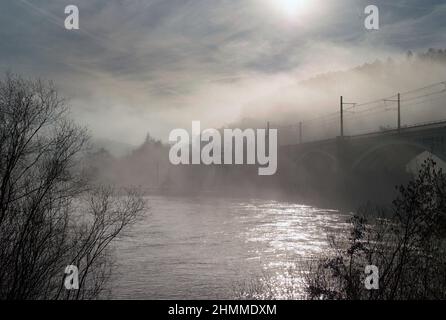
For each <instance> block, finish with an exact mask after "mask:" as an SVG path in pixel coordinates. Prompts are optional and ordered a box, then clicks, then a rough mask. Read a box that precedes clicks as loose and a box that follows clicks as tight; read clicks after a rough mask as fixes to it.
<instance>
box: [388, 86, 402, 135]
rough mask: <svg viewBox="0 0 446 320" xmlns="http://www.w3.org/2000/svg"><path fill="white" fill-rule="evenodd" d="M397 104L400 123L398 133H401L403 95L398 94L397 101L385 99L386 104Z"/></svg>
mask: <svg viewBox="0 0 446 320" xmlns="http://www.w3.org/2000/svg"><path fill="white" fill-rule="evenodd" d="M386 101H388V102H396V103H397V104H398V123H397V132H398V133H401V93H398V94H397V99H396V100H395V99H393V100H392V99H384V102H386Z"/></svg>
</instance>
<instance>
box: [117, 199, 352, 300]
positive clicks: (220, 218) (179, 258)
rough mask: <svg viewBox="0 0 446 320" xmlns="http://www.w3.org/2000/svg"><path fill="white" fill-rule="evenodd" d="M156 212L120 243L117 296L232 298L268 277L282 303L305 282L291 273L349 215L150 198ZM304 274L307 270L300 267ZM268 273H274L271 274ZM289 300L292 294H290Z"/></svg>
mask: <svg viewBox="0 0 446 320" xmlns="http://www.w3.org/2000/svg"><path fill="white" fill-rule="evenodd" d="M147 201H148V206H149V207H150V208H149V210H148V211H147V213H146V214H145V215H144V217H143V218H142V220H141V221H139V222H138V223H137V224H136V225H135V226H133V227H132V228H131V230H130V232H129V235H127V236H125V237H122V238H120V239H119V240H118V241H116V242H115V255H116V263H117V265H116V271H115V274H114V276H113V279H112V288H111V289H112V290H111V297H112V298H116V299H231V298H234V297H235V296H234V295H235V293H236V292H238V291H239V290H240V288H244V287H245V286H246V284H247V283H248V284H249V283H251V282H252V281H256V280H255V279H260V278H264V279H267V280H265V281H268V282H270V283H269V287H275V288H276V289H277V290H276V291H275V297H276V298H289V296H286V295H285V293H284V292H283V291H284V288H285V287H286V286H290V285H291V286H295V287H296V288H294V290H293V292H294V293H293V295H294V294H295V293H296V296H295V297H294V298H299V297H301V293H302V284H301V281H295V280H296V276H295V275H293V276H291V274H294V273H292V272H290V270H293V268H296V267H297V266H299V265H302V262H303V261H306V260H308V259H309V258H311V257H312V256H315V255H318V254H320V253H322V252H323V251H324V249H326V248H327V246H328V241H327V235H328V234H329V233H331V232H336V230H339V229H340V228H342V227H344V226H345V223H346V221H347V219H348V215H346V214H342V213H340V212H338V211H337V210H329V209H319V208H315V207H311V206H305V205H300V204H295V203H289V202H280V201H267V200H259V199H249V200H246V199H244V200H242V199H225V198H214V197H210V198H207V197H193V198H186V197H161V196H156V197H155V196H153V197H148V198H147ZM299 270H300V269H299ZM266 275H267V276H266ZM287 292H288V295H289V290H287Z"/></svg>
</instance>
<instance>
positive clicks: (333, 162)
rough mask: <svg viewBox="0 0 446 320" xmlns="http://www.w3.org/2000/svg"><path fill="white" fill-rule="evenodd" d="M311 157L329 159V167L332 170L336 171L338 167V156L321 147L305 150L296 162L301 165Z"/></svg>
mask: <svg viewBox="0 0 446 320" xmlns="http://www.w3.org/2000/svg"><path fill="white" fill-rule="evenodd" d="M311 157H317V158H319V159H321V158H322V159H325V160H328V163H329V164H330V167H329V169H331V170H330V171H333V172H334V171H337V169H338V162H339V161H338V158H337V157H336V156H334V155H333V154H331V153H329V152H327V151H324V150H320V149H314V150H308V151H305V152H304V153H303V154H302V155H299V157H298V158H297V161H296V162H297V164H298V165H301V164H304V163H305V160H306V159H310V158H311Z"/></svg>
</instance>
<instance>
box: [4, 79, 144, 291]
mask: <svg viewBox="0 0 446 320" xmlns="http://www.w3.org/2000/svg"><path fill="white" fill-rule="evenodd" d="M87 142H88V136H87V133H86V130H85V129H83V128H81V127H79V126H77V125H76V124H74V122H73V121H71V120H70V119H69V114H68V110H67V108H66V106H65V103H64V101H63V99H61V98H60V97H59V96H58V94H57V92H56V90H55V88H54V86H53V85H52V84H51V83H46V82H43V81H40V80H37V81H30V80H24V79H22V78H20V77H18V76H14V75H7V76H6V77H5V79H4V80H2V81H0V299H91V298H97V297H98V296H99V295H100V294H101V292H102V291H103V290H104V288H105V284H106V281H107V280H108V277H109V275H110V272H111V262H112V260H111V256H110V253H109V244H110V243H111V241H113V240H114V239H115V238H116V237H117V236H118V235H119V234H120V233H121V231H122V230H123V229H124V228H125V227H126V226H128V225H129V224H131V223H133V222H134V221H135V219H137V218H138V216H139V215H140V213H141V212H142V211H143V210H144V201H143V199H142V197H141V196H140V195H139V194H138V193H137V192H127V193H122V192H120V193H118V194H117V193H116V192H115V191H114V190H113V189H112V188H105V187H103V188H93V187H92V186H90V185H89V183H88V179H86V177H85V175H83V174H82V173H83V172H84V170H83V168H82V165H80V164H81V163H82V161H81V159H82V154H83V151H84V150H85V148H86V147H87V145H88V143H87ZM67 265H75V266H77V267H78V269H79V285H80V286H79V290H74V291H67V290H66V289H65V287H64V278H65V274H64V270H65V267H66V266H67Z"/></svg>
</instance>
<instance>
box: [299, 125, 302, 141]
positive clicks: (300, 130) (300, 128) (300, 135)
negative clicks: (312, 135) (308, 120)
mask: <svg viewBox="0 0 446 320" xmlns="http://www.w3.org/2000/svg"><path fill="white" fill-rule="evenodd" d="M299 144H302V121H301V122H299Z"/></svg>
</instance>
